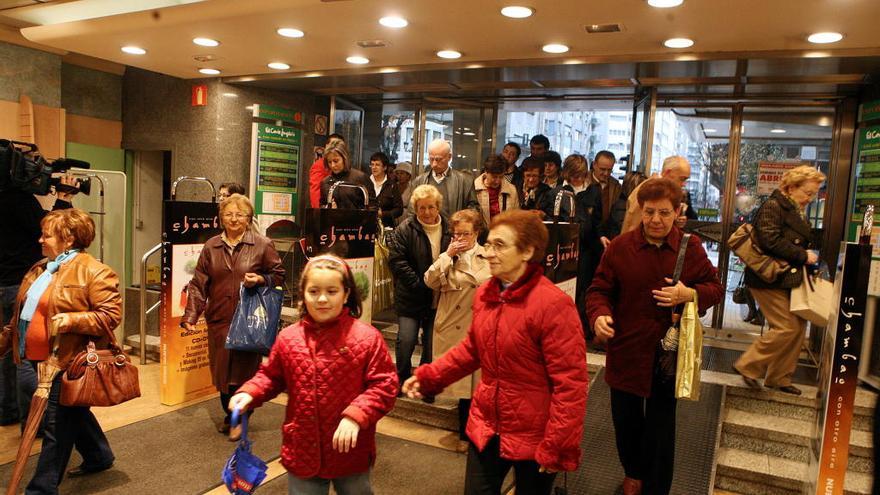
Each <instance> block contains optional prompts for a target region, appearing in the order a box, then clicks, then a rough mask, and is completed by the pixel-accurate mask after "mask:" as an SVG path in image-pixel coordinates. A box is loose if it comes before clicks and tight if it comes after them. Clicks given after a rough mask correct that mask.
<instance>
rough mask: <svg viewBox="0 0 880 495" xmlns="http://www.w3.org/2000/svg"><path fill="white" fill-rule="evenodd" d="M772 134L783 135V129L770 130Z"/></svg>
mask: <svg viewBox="0 0 880 495" xmlns="http://www.w3.org/2000/svg"><path fill="white" fill-rule="evenodd" d="M770 132H772V133H773V134H785V129H770Z"/></svg>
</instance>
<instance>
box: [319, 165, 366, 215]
mask: <svg viewBox="0 0 880 495" xmlns="http://www.w3.org/2000/svg"><path fill="white" fill-rule="evenodd" d="M337 182H345V183H347V184H355V185H358V186H364V187H365V188H366V189H367V198H368V200H367V201H368V204H369V208H371V209H375V208H376V207H377V205H376V192H375V191H374V190H373V183H372V182H370V179H369V178H368V177H367V175H366V174H365V173H363V172H361V171H360V170H357V169H351V170H347V171H343V172H342V173H340V174H330V175H328V176H327V177H325V178H324V180H322V181H321V207H322V208H323V207H324V205H326V204H327V194H328V193H329V192H330V186H332V185H333V184H335V183H337ZM333 196H334V197H333V199H335V200H336V207H337V208H345V209H352V210H363V209H364V195H363V193H361V192H360V191H358V190H357V189H355V188H353V187H342V186H339V187H337V188H336V190H335V191H334V192H333Z"/></svg>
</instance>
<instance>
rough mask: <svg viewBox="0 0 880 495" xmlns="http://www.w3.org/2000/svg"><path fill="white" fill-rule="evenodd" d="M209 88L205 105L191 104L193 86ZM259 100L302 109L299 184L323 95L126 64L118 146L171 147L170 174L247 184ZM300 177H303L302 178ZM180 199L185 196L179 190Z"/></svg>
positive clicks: (308, 161) (304, 175)
mask: <svg viewBox="0 0 880 495" xmlns="http://www.w3.org/2000/svg"><path fill="white" fill-rule="evenodd" d="M197 84H205V85H207V87H208V104H207V106H202V107H194V106H192V105H191V100H192V87H193V86H194V85H197ZM254 103H259V104H263V105H275V106H280V107H285V108H290V109H293V110H297V111H301V112H303V113H304V119H303V121H304V127H303V149H302V167H301V168H300V181H299V183H300V184H305V183H307V177H308V175H307V172H308V167H309V166H310V165H311V162H312V147H313V145H314V142H315V136H314V134H313V126H314V116H315V112H316V111H319V112H320V113H321V114H323V115H328V114H329V108H326V105H327V103H326V99H325V98H316V97H314V96H312V95H305V94H299V93H292V92H283V91H275V90H263V89H259V88H251V87H244V86H233V85H230V84H225V83H223V82H221V81H220V80H219V79H217V78H211V79H194V80H184V79H178V78H175V77H170V76H166V75H162V74H158V73H155V72H150V71H146V70H142V69H135V68H131V67H129V68H128V69H127V70H126V73H125V75H124V76H123V104H122V108H123V112H122V115H123V136H122V143H123V148H125V149H128V150H168V151H171V160H172V163H171V176H172V178H176V177H179V176H182V175H190V176H199V177H207V178H208V179H210V180H211V181H213V182H214V184H215V185H217V184H219V183H221V182H228V181H235V182H240V183H242V184H245V185H246V184H247V183H248V180H249V172H248V170H249V166H250V155H251V122H252V120H253V118H252V112H251V110H250V109H248V108H247V107H249V106H251V105H253V104H254ZM303 179H306V180H305V181H304V180H303ZM178 197H179V199H188V197H187V195H186V193H185V192H184V191H181V192H180V193H179V194H178Z"/></svg>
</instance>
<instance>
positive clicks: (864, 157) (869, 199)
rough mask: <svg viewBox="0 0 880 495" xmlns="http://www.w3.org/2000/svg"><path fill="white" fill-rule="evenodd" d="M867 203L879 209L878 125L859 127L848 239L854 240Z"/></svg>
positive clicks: (879, 156)
mask: <svg viewBox="0 0 880 495" xmlns="http://www.w3.org/2000/svg"><path fill="white" fill-rule="evenodd" d="M868 205H874V210H875V211H880V126H874V127H866V128H863V129H859V142H858V148H857V150H856V183H855V194H854V195H853V205H852V218H850V224H849V232H848V236H847V239H848V240H850V241H855V240H856V238H857V236H858V229H859V227H860V226H861V225H862V217H863V216H864V214H865V208H867V206H868Z"/></svg>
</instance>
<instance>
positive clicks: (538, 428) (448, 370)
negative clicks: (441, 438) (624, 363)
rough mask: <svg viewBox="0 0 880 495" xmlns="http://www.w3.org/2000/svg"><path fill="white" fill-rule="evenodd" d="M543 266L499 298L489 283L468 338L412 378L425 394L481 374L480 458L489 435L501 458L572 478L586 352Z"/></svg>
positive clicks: (476, 430) (476, 438) (473, 428)
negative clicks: (569, 474) (534, 463)
mask: <svg viewBox="0 0 880 495" xmlns="http://www.w3.org/2000/svg"><path fill="white" fill-rule="evenodd" d="M542 273H543V268H542V267H541V266H540V265H529V267H528V270H527V271H526V273H525V274H524V275H523V276H522V277H521V278H520V279H519V280H518V281H517V282H515V283H514V284H513V285H511V286H510V287H509V288H508V289H507V290H505V291H504V292H501V286H500V284H499V282H498V279H496V278H492V279H490V280H489V281H488V282H486V283H484V284H483V285H481V286H480V288H479V289H477V295H476V297H475V298H474V319H473V323H472V324H471V327H470V329H469V330H468V334H467V337H466V338H465V339H464V340H462V341H461V343H460V344H458V345H457V346H456V347H454V348H453V349H452V350H450V351H449V352H447V353H446V354H444V355H443V357H442V358H440V359H439V360H437V361H436V362H434V363H433V364H428V365H425V366H421V367H419V368H418V369H417V370H416V377H418V380H419V384H420V388H421V392H422V394H425V395H435V394H437V393H439V392H440V391H441V390H443V388H444V387H445V386H447V385H449V384H450V383H454V382H456V381H457V380H459V379H461V378H463V377H465V376H467V375H469V374H471V373H472V372H474V371H476V370H477V369H481V370H482V378H481V379H480V383H479V384H478V385H477V389H476V390H475V391H474V397H473V402H472V405H471V412H470V417H469V418H468V423H467V429H466V432H467V435H468V437H470V439H471V441H473V442H474V444H475V445H476V446H477V448H478V449H479V450H480V451H482V450H483V449H484V448H485V447H486V444H487V443H488V442H489V440H491V439H492V437H493V436H494V435H499V436H500V439H501V457H502V458H504V459H509V460H535V461H537V462H538V464H540V465H541V466H543V467H545V468H547V469H551V470H554V471H574V470H575V469H577V467H578V463H579V462H580V458H581V449H580V442H581V434H582V433H583V429H584V413H585V411H586V407H587V387H588V386H589V381H588V377H587V350H586V343H585V342H584V332H583V330H582V328H581V324H580V318H579V317H578V314H577V310H576V309H575V306H574V302H573V301H572V300H571V297H569V296H568V295H566V294H565V293H563V292H562V291H561V290H559V288H557V287H556V286H555V285H553V282H551V281H550V280H548V279H547V278H546V277H544V276H543V275H542Z"/></svg>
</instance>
